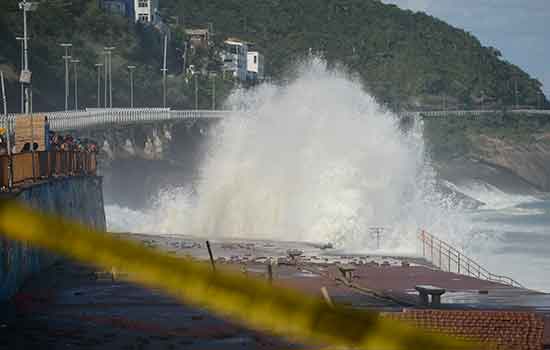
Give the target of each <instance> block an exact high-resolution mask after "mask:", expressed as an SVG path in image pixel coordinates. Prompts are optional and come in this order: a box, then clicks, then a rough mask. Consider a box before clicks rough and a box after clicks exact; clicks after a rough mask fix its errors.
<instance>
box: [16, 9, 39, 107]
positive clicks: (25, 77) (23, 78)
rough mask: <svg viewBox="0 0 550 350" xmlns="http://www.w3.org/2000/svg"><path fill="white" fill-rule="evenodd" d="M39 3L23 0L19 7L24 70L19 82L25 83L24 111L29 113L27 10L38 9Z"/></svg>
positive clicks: (29, 76) (29, 75)
mask: <svg viewBox="0 0 550 350" xmlns="http://www.w3.org/2000/svg"><path fill="white" fill-rule="evenodd" d="M36 7H37V3H34V2H27V0H23V1H21V2H20V3H19V9H20V10H23V53H24V55H23V57H24V59H23V63H24V64H23V70H22V71H21V76H20V78H19V82H20V83H22V84H24V85H25V87H24V89H23V90H24V97H25V103H24V107H25V108H24V110H25V111H24V112H25V114H29V112H30V85H31V77H32V74H31V71H30V70H29V35H28V30H27V12H30V11H34V10H36Z"/></svg>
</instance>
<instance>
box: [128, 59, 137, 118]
mask: <svg viewBox="0 0 550 350" xmlns="http://www.w3.org/2000/svg"><path fill="white" fill-rule="evenodd" d="M134 69H136V66H128V71H129V72H130V108H134Z"/></svg>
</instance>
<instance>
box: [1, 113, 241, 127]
mask: <svg viewBox="0 0 550 350" xmlns="http://www.w3.org/2000/svg"><path fill="white" fill-rule="evenodd" d="M36 114H37V115H38V114H40V115H46V116H47V117H48V122H49V124H50V130H52V131H67V130H79V129H86V128H93V127H97V126H104V125H130V124H139V123H154V122H160V121H169V120H197V119H221V118H224V117H226V116H228V115H229V114H230V112H229V111H210V110H185V111H172V110H170V109H168V108H112V109H86V110H85V111H69V112H47V113H36ZM15 118H16V115H15V114H9V115H8V116H7V117H1V118H0V126H2V127H5V128H7V126H8V124H9V126H10V128H9V130H12V131H13V130H14V128H13V126H14V124H15V122H14V121H15Z"/></svg>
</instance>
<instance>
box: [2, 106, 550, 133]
mask: <svg viewBox="0 0 550 350" xmlns="http://www.w3.org/2000/svg"><path fill="white" fill-rule="evenodd" d="M500 112H502V111H501V110H447V111H404V112H401V113H399V114H400V115H401V116H409V117H414V118H430V117H444V116H454V117H465V116H478V115H484V114H492V113H500ZM507 112H509V113H529V114H530V115H550V110H529V109H516V110H507ZM232 113H234V112H233V111H229V110H203V109H199V110H171V109H170V108H109V109H105V108H87V109H85V110H81V111H58V112H44V113H35V114H42V115H46V116H47V117H48V120H49V122H50V130H52V131H64V130H76V129H85V128H90V127H97V126H99V125H110V124H113V125H115V124H118V125H128V124H138V123H151V122H159V121H167V120H182V119H183V120H197V119H222V118H225V117H230V116H231V115H232ZM15 118H16V115H15V114H8V116H7V117H5V116H2V117H0V126H1V127H6V126H7V124H8V123H9V124H10V128H9V130H12V131H13V126H14V120H15Z"/></svg>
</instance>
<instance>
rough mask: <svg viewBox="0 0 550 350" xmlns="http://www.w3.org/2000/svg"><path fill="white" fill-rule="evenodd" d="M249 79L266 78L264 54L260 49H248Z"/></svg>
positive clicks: (259, 79) (260, 79)
mask: <svg viewBox="0 0 550 350" xmlns="http://www.w3.org/2000/svg"><path fill="white" fill-rule="evenodd" d="M246 69H247V74H248V77H247V79H248V80H250V81H254V82H255V81H262V80H263V79H264V56H263V55H262V54H261V53H260V52H258V51H248V56H247V68H246Z"/></svg>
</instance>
